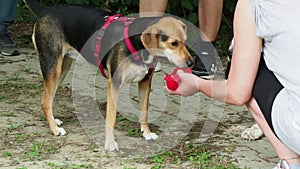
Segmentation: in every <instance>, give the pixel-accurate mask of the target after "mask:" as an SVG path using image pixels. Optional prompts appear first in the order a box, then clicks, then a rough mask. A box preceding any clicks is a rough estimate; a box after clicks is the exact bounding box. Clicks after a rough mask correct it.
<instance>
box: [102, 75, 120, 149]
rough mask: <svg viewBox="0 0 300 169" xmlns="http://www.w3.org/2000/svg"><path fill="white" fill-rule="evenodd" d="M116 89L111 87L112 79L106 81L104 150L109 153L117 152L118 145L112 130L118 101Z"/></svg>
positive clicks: (114, 124)
mask: <svg viewBox="0 0 300 169" xmlns="http://www.w3.org/2000/svg"><path fill="white" fill-rule="evenodd" d="M117 93H118V89H116V88H115V86H113V83H112V79H111V78H109V79H108V93H107V107H106V128H105V130H106V136H105V147H104V148H105V149H106V150H109V151H115V150H116V151H118V150H119V148H118V143H117V142H116V141H115V137H114V129H115V127H116V117H117V109H116V104H117V100H118V94H117Z"/></svg>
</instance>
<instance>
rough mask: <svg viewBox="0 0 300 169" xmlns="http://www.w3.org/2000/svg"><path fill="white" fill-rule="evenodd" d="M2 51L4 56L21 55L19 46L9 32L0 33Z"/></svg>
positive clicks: (0, 49) (0, 50)
mask: <svg viewBox="0 0 300 169" xmlns="http://www.w3.org/2000/svg"><path fill="white" fill-rule="evenodd" d="M0 52H1V54H2V55H4V56H16V55H20V53H19V51H18V48H17V46H16V45H15V44H14V43H13V41H12V40H11V38H10V36H9V35H8V34H7V33H6V34H3V35H0Z"/></svg>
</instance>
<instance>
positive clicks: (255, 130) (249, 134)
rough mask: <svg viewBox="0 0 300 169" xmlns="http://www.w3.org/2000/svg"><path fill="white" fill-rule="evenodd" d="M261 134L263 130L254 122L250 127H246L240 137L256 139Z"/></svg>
mask: <svg viewBox="0 0 300 169" xmlns="http://www.w3.org/2000/svg"><path fill="white" fill-rule="evenodd" d="M262 136H263V132H262V130H261V129H260V127H259V126H258V125H257V124H256V123H255V124H254V125H253V126H252V127H250V128H246V129H245V130H244V131H243V132H242V134H241V137H242V138H243V139H246V140H249V141H251V140H257V139H259V138H261V137H262Z"/></svg>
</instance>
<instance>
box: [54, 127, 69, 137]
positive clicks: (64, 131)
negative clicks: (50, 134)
mask: <svg viewBox="0 0 300 169" xmlns="http://www.w3.org/2000/svg"><path fill="white" fill-rule="evenodd" d="M56 131H57V133H58V134H57V135H58V136H64V135H66V134H67V132H66V130H65V129H64V128H62V127H57V128H56Z"/></svg>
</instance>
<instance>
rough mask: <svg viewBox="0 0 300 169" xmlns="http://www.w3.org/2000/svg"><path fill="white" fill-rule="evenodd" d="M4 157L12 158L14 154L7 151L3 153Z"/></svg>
mask: <svg viewBox="0 0 300 169" xmlns="http://www.w3.org/2000/svg"><path fill="white" fill-rule="evenodd" d="M3 155H4V157H11V156H12V153H11V152H9V151H6V152H4V153H3Z"/></svg>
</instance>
